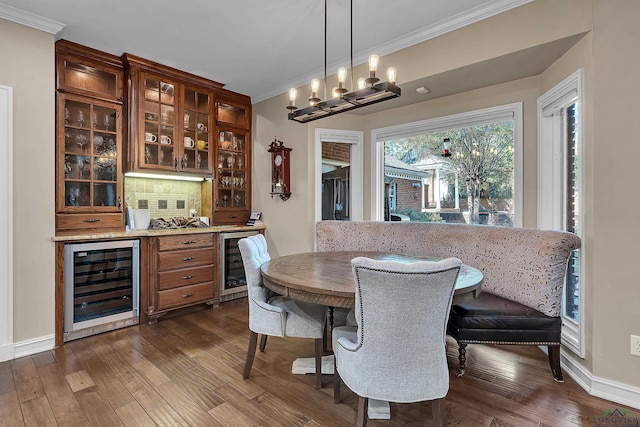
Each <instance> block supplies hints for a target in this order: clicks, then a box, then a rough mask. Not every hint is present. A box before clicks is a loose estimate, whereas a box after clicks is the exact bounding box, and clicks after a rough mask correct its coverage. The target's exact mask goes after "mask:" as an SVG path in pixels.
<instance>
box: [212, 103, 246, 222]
mask: <svg viewBox="0 0 640 427" xmlns="http://www.w3.org/2000/svg"><path fill="white" fill-rule="evenodd" d="M216 118H217V120H216V148H215V153H214V161H215V167H216V171H217V173H216V174H215V179H214V180H213V181H212V182H207V183H205V185H203V194H202V200H203V201H205V200H206V201H208V202H209V204H208V205H206V206H205V203H203V214H204V215H207V216H210V217H211V219H212V221H213V223H214V224H246V222H247V220H248V219H249V213H250V210H251V133H250V131H251V128H250V126H251V102H250V100H249V98H247V97H244V96H241V95H238V94H233V93H230V92H228V93H224V92H221V93H219V94H218V98H217V100H216ZM209 206H210V210H209Z"/></svg>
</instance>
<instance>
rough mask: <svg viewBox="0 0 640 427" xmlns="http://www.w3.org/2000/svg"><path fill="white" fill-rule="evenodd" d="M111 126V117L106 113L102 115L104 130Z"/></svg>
mask: <svg viewBox="0 0 640 427" xmlns="http://www.w3.org/2000/svg"><path fill="white" fill-rule="evenodd" d="M110 126H111V117H109V115H108V114H105V115H104V130H109V127H110Z"/></svg>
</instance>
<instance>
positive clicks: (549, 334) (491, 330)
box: [447, 292, 562, 345]
mask: <svg viewBox="0 0 640 427" xmlns="http://www.w3.org/2000/svg"><path fill="white" fill-rule="evenodd" d="M561 326H562V320H561V319H560V317H549V316H546V315H545V314H543V313H541V312H539V311H537V310H534V309H533V308H531V307H527V306H524V305H522V304H519V303H517V302H514V301H510V300H508V299H505V298H502V297H499V296H496V295H493V294H490V293H488V292H483V293H481V294H480V295H479V296H478V298H476V299H475V300H472V301H468V302H464V303H461V304H456V305H453V306H452V307H451V314H450V316H449V324H448V326H447V333H448V334H449V335H451V336H453V337H454V338H455V339H456V340H458V341H459V342H467V343H473V342H477V343H482V342H484V343H490V342H495V343H500V344H510V343H513V344H539V345H548V344H560V333H561Z"/></svg>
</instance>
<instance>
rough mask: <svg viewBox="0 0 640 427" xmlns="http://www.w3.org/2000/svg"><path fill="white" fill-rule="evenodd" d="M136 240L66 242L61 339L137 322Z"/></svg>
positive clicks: (137, 255)
mask: <svg viewBox="0 0 640 427" xmlns="http://www.w3.org/2000/svg"><path fill="white" fill-rule="evenodd" d="M139 265H140V247H139V240H121V241H110V242H99V243H78V244H66V245H65V247H64V341H70V340H74V339H78V338H82V337H85V336H89V335H94V334H98V333H101V332H106V331H111V330H113V329H118V328H123V327H125V326H131V325H135V324H138V323H139V321H140V317H139V311H138V300H139V288H140V283H139V280H140V279H139V278H140V273H139Z"/></svg>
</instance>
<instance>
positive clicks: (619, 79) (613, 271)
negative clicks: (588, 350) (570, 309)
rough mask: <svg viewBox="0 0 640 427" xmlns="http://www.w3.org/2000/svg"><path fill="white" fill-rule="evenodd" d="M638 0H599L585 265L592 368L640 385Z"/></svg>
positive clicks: (595, 21)
mask: <svg viewBox="0 0 640 427" xmlns="http://www.w3.org/2000/svg"><path fill="white" fill-rule="evenodd" d="M638 17H640V2H638V1H636V0H597V1H596V2H595V8H594V31H593V79H592V93H593V147H592V151H591V154H592V156H593V160H592V162H593V175H592V182H591V184H592V185H593V191H592V202H593V206H592V211H591V214H592V218H591V221H592V222H591V224H588V226H589V225H591V227H590V228H588V229H587V230H588V231H590V232H591V235H590V236H589V239H588V241H587V244H588V245H590V246H591V250H592V252H591V254H592V256H591V260H590V262H589V268H588V271H589V272H590V278H591V282H590V285H591V287H592V289H591V297H592V301H591V303H590V304H589V306H590V307H592V313H590V314H591V316H592V317H591V323H592V325H591V327H592V328H593V344H592V353H593V354H592V357H593V361H592V366H593V373H594V375H597V376H599V377H602V378H607V379H611V380H615V381H620V382H623V383H627V384H631V385H635V386H640V358H639V357H635V356H631V355H630V354H629V347H630V346H629V335H630V334H634V335H640V314H639V313H640V309H639V308H640V280H639V279H638V271H637V266H638V260H637V258H638V256H637V254H638V242H640V232H639V231H638V227H637V225H636V224H635V223H636V221H637V215H638V212H640V199H639V198H638V197H637V195H636V194H635V183H634V181H635V179H634V175H633V173H634V172H635V171H637V170H638V159H640V144H639V143H638V135H640V104H639V103H638V90H637V87H638V76H639V75H640V56H639V55H638V40H640V26H638Z"/></svg>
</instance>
